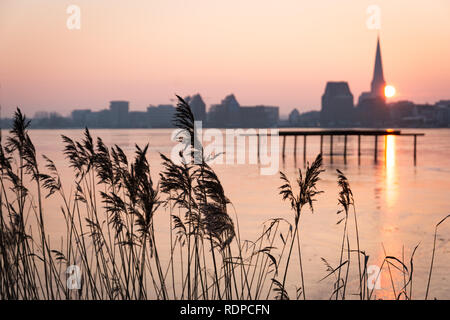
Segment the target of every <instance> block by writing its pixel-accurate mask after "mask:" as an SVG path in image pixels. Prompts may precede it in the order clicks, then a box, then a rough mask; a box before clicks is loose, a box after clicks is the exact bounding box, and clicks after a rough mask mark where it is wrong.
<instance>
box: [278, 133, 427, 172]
mask: <svg viewBox="0 0 450 320" xmlns="http://www.w3.org/2000/svg"><path fill="white" fill-rule="evenodd" d="M279 135H280V136H281V137H283V147H282V157H283V160H284V158H285V156H286V140H287V137H290V136H293V137H294V156H297V137H299V136H300V137H301V136H303V159H306V150H307V137H308V136H319V137H320V153H322V154H323V148H324V137H329V141H330V145H329V147H330V157H331V161H333V152H334V150H333V138H334V137H335V136H341V137H342V136H343V137H344V161H346V160H347V140H348V139H347V137H349V136H357V137H358V159H360V158H361V137H363V136H364V137H368V136H370V137H372V138H373V139H374V160H375V162H376V161H377V159H378V137H380V136H384V137H386V136H390V135H395V136H409V137H414V140H413V144H414V165H416V163H417V137H420V136H424V135H425V134H424V133H402V132H401V131H400V130H392V129H387V130H357V129H355V130H318V131H297V130H295V131H293V130H291V131H280V132H279Z"/></svg>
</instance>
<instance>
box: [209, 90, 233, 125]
mask: <svg viewBox="0 0 450 320" xmlns="http://www.w3.org/2000/svg"><path fill="white" fill-rule="evenodd" d="M240 111H241V106H240V105H239V102H238V101H237V100H236V97H235V96H234V94H230V95H228V96H226V97H225V98H224V99H223V100H222V101H221V103H220V104H213V105H212V106H211V109H210V111H209V115H208V123H209V126H212V127H217V128H228V127H240V126H241V121H240V120H241V118H240V116H241V112H240Z"/></svg>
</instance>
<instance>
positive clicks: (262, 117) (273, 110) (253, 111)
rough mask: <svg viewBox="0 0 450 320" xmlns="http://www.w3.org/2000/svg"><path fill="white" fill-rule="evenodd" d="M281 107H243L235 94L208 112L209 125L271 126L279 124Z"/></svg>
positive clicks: (224, 126) (213, 106)
mask: <svg viewBox="0 0 450 320" xmlns="http://www.w3.org/2000/svg"><path fill="white" fill-rule="evenodd" d="M278 120H279V108H278V107H274V106H263V105H258V106H246V107H241V105H240V104H239V102H238V101H237V100H236V97H235V96H234V94H230V95H228V96H226V97H225V98H224V99H223V100H222V101H221V103H220V104H213V105H212V106H211V109H210V110H209V112H208V126H209V127H215V128H240V127H243V128H270V127H274V126H276V125H277V124H278Z"/></svg>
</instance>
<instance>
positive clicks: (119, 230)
mask: <svg viewBox="0 0 450 320" xmlns="http://www.w3.org/2000/svg"><path fill="white" fill-rule="evenodd" d="M174 123H175V125H176V126H177V127H178V128H179V129H181V130H182V131H183V134H181V135H180V136H179V139H181V140H183V139H184V142H185V145H186V149H187V150H188V153H183V152H182V153H180V157H181V158H182V159H184V160H185V161H182V162H181V163H178V162H177V163H176V162H174V161H173V160H172V159H170V158H168V157H167V156H165V155H163V154H161V155H160V157H161V161H162V165H163V170H162V171H161V172H153V170H152V168H151V167H150V164H149V162H148V160H147V154H148V152H149V145H148V144H147V145H144V146H138V145H136V146H135V148H134V155H133V156H132V157H128V156H127V155H126V154H125V152H124V151H123V150H122V149H121V148H120V147H119V146H117V145H114V146H107V145H105V144H104V142H103V141H102V139H101V138H100V137H98V138H94V137H93V136H92V135H91V133H90V131H89V130H88V129H86V130H85V131H84V135H83V137H82V138H81V139H80V140H78V141H77V140H73V139H72V138H70V137H68V136H62V140H63V143H64V150H63V152H64V155H65V157H66V158H67V161H68V163H69V165H70V167H71V169H72V170H73V188H71V190H70V191H67V190H65V189H64V187H63V185H64V184H63V182H62V180H61V176H60V174H59V172H58V168H57V167H56V165H55V163H54V162H53V161H52V160H51V159H49V158H48V157H46V156H43V158H42V161H43V164H42V165H41V164H40V161H38V156H37V151H36V149H35V147H34V145H33V142H32V140H31V138H30V136H29V134H28V128H29V124H30V122H29V121H28V120H27V119H26V117H25V116H24V115H23V114H22V112H21V111H20V109H17V111H16V113H15V116H14V124H13V128H12V130H11V131H10V132H9V135H8V137H7V138H6V141H3V140H2V139H4V137H2V136H0V140H1V141H0V142H1V146H0V174H1V176H0V179H1V190H0V202H1V206H0V298H1V299H111V300H116V299H194V300H197V299H236V300H244V299H290V298H295V299H306V298H307V295H306V293H307V290H306V289H307V288H305V287H306V285H305V274H304V270H303V267H304V266H303V261H304V259H303V256H302V251H301V231H302V225H301V217H302V215H303V214H304V212H303V211H304V208H305V206H307V207H309V209H310V211H313V209H314V202H315V201H316V200H317V197H318V196H319V195H320V194H321V193H322V191H319V186H318V184H319V181H320V175H321V173H322V172H323V171H324V169H323V167H322V156H321V155H320V154H319V155H318V156H317V157H316V159H315V160H314V161H313V162H312V163H311V165H308V166H307V167H306V170H305V172H302V171H301V170H299V171H298V176H297V177H296V183H295V184H291V182H290V179H289V178H288V177H287V175H286V174H284V173H280V178H281V186H280V195H281V198H282V200H285V201H288V203H289V204H290V207H291V209H292V212H293V219H292V221H290V220H291V219H289V218H288V217H282V218H273V219H270V220H268V221H266V222H264V223H263V226H262V230H261V233H260V236H259V237H258V238H257V239H255V240H253V241H251V240H248V239H242V238H241V233H240V230H239V220H238V215H237V214H236V213H235V212H234V207H233V205H232V203H231V201H230V199H229V198H228V197H227V196H226V193H225V190H224V188H223V186H222V184H221V182H220V179H219V177H218V176H217V174H216V173H215V171H214V169H213V168H212V167H211V166H210V165H209V164H208V163H209V160H211V159H212V158H214V156H212V155H205V154H204V150H203V146H202V145H201V144H200V142H199V141H198V140H196V133H195V127H194V116H193V114H192V111H191V108H190V107H189V105H188V104H187V103H186V102H185V101H184V100H183V99H182V98H181V97H178V104H177V110H176V114H175V118H174ZM186 137H187V138H186ZM186 154H190V155H191V157H190V159H185V158H183V157H184V155H186ZM337 173H338V186H339V188H340V192H339V194H338V202H339V205H340V207H341V209H340V210H339V212H338V213H339V215H340V216H343V217H342V218H341V219H340V220H339V221H338V223H339V224H341V223H342V225H343V234H342V242H341V247H340V251H339V253H338V257H339V265H338V266H337V267H332V266H331V265H330V264H329V263H328V262H327V260H326V259H323V261H324V263H325V265H326V268H327V274H326V275H325V277H324V279H326V278H328V277H331V276H332V277H334V279H335V281H334V287H333V288H331V289H330V298H331V299H346V298H347V296H348V290H349V288H348V282H349V278H350V277H356V278H357V279H358V281H357V283H358V288H357V289H356V290H357V294H356V297H358V298H359V299H361V300H365V299H373V298H374V295H373V289H372V290H370V289H369V288H368V286H367V266H368V261H369V256H368V255H366V253H365V252H364V251H363V250H362V249H361V248H360V241H359V231H358V223H357V213H356V208H355V201H354V199H353V193H352V191H351V188H350V183H349V181H348V180H347V178H346V177H345V175H344V173H342V172H341V171H338V172H337ZM155 177H156V178H158V181H155V180H154V179H155ZM48 197H53V198H56V201H58V203H59V204H60V219H61V220H62V221H63V222H64V224H63V225H64V236H63V237H62V239H61V241H60V242H59V243H58V240H56V239H54V238H52V237H51V234H49V233H48V232H47V231H46V226H47V223H48V222H47V218H46V217H47V212H46V208H45V207H44V199H45V198H48ZM167 212H168V214H167ZM352 214H353V216H354V217H353V225H354V231H353V232H354V237H351V236H350V234H351V230H350V229H349V222H350V217H351V215H352ZM156 215H166V218H167V219H168V223H169V225H170V232H169V233H168V239H161V238H160V236H159V237H158V235H159V233H158V232H157V231H158V226H157V224H156V223H155V216H156ZM445 219H446V218H445ZM445 219H444V220H442V221H441V222H440V223H439V224H438V225H437V226H436V232H437V227H438V226H439V225H440V224H442V223H443V222H444V221H445ZM353 238H354V239H356V243H354V244H351V241H350V239H353ZM435 242H436V234H435ZM161 243H165V244H167V245H168V247H169V249H168V250H165V251H164V252H163V254H162V252H161ZM295 247H296V248H297V250H295ZM416 249H417V247H416ZM414 252H415V249H414V251H413V253H412V256H411V257H410V261H409V267H408V266H407V265H406V263H405V262H404V257H402V259H398V258H396V257H393V256H386V257H385V258H384V261H383V265H382V268H383V266H387V267H388V268H389V274H390V277H391V279H392V272H391V269H390V267H391V266H392V267H393V269H394V268H395V270H394V272H395V271H397V272H401V273H402V275H403V276H404V285H403V287H402V288H400V289H398V290H396V288H395V287H394V284H393V288H392V289H393V293H394V296H395V298H397V299H402V298H403V299H410V298H412V285H413V256H414ZM295 255H297V258H298V261H299V264H298V269H297V268H295V267H296V266H291V264H293V263H292V261H294V259H293V258H294V256H295ZM355 255H356V256H357V258H356V259H351V257H352V256H355ZM434 259H435V247H434V248H433V254H432V261H431V266H430V271H429V281H428V285H427V294H426V298H428V294H429V288H430V283H431V275H432V271H433V262H434ZM295 260H296V259H295ZM352 264H354V265H356V268H357V272H356V273H354V274H351V269H350V265H352ZM290 277H292V278H294V277H295V278H297V277H299V278H300V281H301V282H300V284H299V286H298V287H297V288H296V291H295V292H289V290H288V289H287V283H288V282H289V278H290ZM291 291H292V290H291Z"/></svg>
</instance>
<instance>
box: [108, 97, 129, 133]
mask: <svg viewBox="0 0 450 320" xmlns="http://www.w3.org/2000/svg"><path fill="white" fill-rule="evenodd" d="M109 111H110V112H111V121H112V122H111V124H112V126H113V127H114V128H127V127H129V121H128V120H129V119H128V111H129V102H128V101H111V102H110V104H109Z"/></svg>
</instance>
